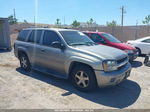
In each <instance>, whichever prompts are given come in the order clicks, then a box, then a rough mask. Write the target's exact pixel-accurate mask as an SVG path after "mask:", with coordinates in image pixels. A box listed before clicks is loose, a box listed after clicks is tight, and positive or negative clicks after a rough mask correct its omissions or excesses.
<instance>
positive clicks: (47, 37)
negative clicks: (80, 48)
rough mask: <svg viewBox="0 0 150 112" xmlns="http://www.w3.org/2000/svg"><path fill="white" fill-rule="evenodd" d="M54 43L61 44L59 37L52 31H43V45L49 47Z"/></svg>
mask: <svg viewBox="0 0 150 112" xmlns="http://www.w3.org/2000/svg"><path fill="white" fill-rule="evenodd" d="M55 41H58V42H61V39H60V37H59V35H58V34H57V33H56V32H53V31H45V33H44V37H43V45H46V46H51V44H52V43H53V42H55Z"/></svg>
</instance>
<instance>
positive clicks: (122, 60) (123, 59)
mask: <svg viewBox="0 0 150 112" xmlns="http://www.w3.org/2000/svg"><path fill="white" fill-rule="evenodd" d="M127 59H128V58H127V57H125V58H122V59H120V60H117V64H120V63H122V62H124V61H126V60H127Z"/></svg>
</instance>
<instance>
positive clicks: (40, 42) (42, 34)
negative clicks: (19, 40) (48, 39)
mask: <svg viewBox="0 0 150 112" xmlns="http://www.w3.org/2000/svg"><path fill="white" fill-rule="evenodd" d="M33 31H34V30H30V32H29V34H28V36H27V38H26V42H29V41H28V40H29V37H30V35H31V34H32V32H33ZM41 31H42V33H41V37H40V41H39V43H36V42H29V43H33V44H38V45H42V37H43V36H44V30H41Z"/></svg>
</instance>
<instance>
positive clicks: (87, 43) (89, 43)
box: [86, 42, 97, 45]
mask: <svg viewBox="0 0 150 112" xmlns="http://www.w3.org/2000/svg"><path fill="white" fill-rule="evenodd" d="M86 45H97V44H96V43H94V42H86Z"/></svg>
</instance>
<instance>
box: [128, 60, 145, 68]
mask: <svg viewBox="0 0 150 112" xmlns="http://www.w3.org/2000/svg"><path fill="white" fill-rule="evenodd" d="M130 63H131V66H132V67H133V68H138V67H141V66H142V65H143V63H142V62H140V61H132V62H130Z"/></svg>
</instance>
